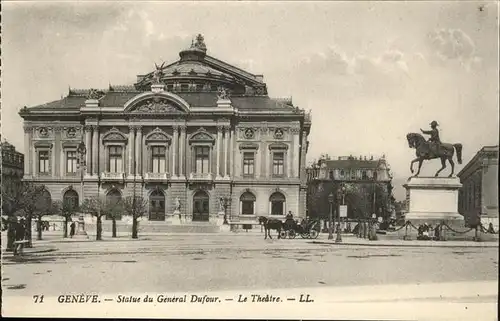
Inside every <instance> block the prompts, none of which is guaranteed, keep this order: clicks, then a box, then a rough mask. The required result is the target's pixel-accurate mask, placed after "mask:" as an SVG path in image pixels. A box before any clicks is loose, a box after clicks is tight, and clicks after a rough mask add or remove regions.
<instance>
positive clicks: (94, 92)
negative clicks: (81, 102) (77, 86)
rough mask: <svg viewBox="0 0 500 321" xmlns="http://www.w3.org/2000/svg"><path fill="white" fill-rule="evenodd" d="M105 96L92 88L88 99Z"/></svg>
mask: <svg viewBox="0 0 500 321" xmlns="http://www.w3.org/2000/svg"><path fill="white" fill-rule="evenodd" d="M102 96H103V93H102V92H100V91H99V90H97V89H94V88H90V90H89V92H88V94H87V99H99V98H101V97H102Z"/></svg>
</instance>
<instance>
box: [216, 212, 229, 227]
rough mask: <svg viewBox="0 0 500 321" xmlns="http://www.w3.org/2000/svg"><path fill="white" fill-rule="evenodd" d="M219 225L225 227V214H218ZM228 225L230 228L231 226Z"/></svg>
mask: <svg viewBox="0 0 500 321" xmlns="http://www.w3.org/2000/svg"><path fill="white" fill-rule="evenodd" d="M217 225H218V226H222V225H224V212H219V213H217ZM227 225H228V226H229V224H227Z"/></svg>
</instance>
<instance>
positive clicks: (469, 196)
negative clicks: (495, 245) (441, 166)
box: [457, 146, 498, 230]
mask: <svg viewBox="0 0 500 321" xmlns="http://www.w3.org/2000/svg"><path fill="white" fill-rule="evenodd" d="M457 176H458V177H459V178H460V183H462V188H461V189H460V191H459V194H458V209H459V213H460V214H462V215H463V216H464V219H465V223H466V224H467V225H475V224H477V223H479V220H480V221H481V223H482V224H483V225H484V226H485V227H486V228H487V227H488V225H489V223H490V222H491V223H493V226H494V227H495V230H498V146H485V147H483V148H481V150H479V151H478V152H477V153H476V155H475V156H474V157H473V158H472V160H471V161H470V162H469V163H467V164H466V165H465V166H464V168H463V169H462V170H461V171H460V172H459V173H458V175H457Z"/></svg>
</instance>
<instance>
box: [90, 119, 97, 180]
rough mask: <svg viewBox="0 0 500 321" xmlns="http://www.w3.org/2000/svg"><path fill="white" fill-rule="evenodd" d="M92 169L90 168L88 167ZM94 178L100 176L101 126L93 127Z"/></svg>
mask: <svg viewBox="0 0 500 321" xmlns="http://www.w3.org/2000/svg"><path fill="white" fill-rule="evenodd" d="M88 169H90V167H88ZM91 173H92V176H97V175H99V126H92V172H91Z"/></svg>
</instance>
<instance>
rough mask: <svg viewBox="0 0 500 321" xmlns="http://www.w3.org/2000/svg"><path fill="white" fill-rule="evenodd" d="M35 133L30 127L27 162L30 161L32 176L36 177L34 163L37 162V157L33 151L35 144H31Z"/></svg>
mask: <svg viewBox="0 0 500 321" xmlns="http://www.w3.org/2000/svg"><path fill="white" fill-rule="evenodd" d="M35 133H36V128H35V127H32V128H31V140H30V145H29V147H30V157H29V161H30V165H31V169H32V175H33V176H36V175H38V173H37V171H36V163H37V162H38V155H37V152H36V149H35V144H33V136H35Z"/></svg>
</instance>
